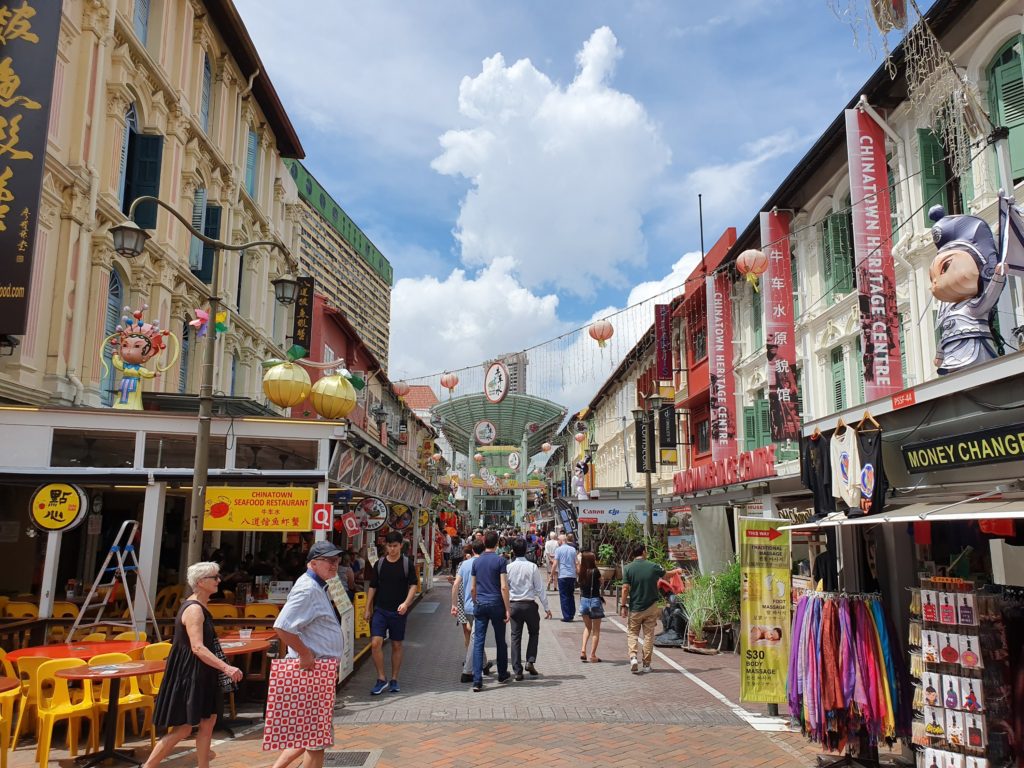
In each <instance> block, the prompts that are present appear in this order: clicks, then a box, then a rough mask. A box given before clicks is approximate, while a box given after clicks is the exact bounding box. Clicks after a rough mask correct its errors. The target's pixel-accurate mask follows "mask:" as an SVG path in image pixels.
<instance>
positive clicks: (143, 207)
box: [124, 133, 164, 229]
mask: <svg viewBox="0 0 1024 768" xmlns="http://www.w3.org/2000/svg"><path fill="white" fill-rule="evenodd" d="M163 151H164V137H163V136H149V135H146V134H143V133H133V134H132V135H131V137H130V140H129V142H128V158H127V164H128V172H127V178H126V179H125V191H124V200H125V209H126V210H127V209H130V208H131V204H132V201H134V200H135V198H137V197H142V196H143V195H150V196H152V197H158V196H159V195H160V161H161V159H162V157H163ZM135 223H136V224H138V225H139V226H140V227H142V228H143V229H155V228H156V203H149V202H146V203H141V204H140V205H139V207H138V208H136V209H135Z"/></svg>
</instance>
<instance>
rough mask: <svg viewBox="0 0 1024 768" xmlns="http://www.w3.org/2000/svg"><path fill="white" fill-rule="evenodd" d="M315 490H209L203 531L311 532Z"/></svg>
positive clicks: (207, 491)
mask: <svg viewBox="0 0 1024 768" xmlns="http://www.w3.org/2000/svg"><path fill="white" fill-rule="evenodd" d="M312 514H313V489H312V488H230V487H226V486H225V487H216V486H214V487H210V488H207V489H206V509H205V512H204V515H203V528H204V530H207V531H294V532H299V533H302V532H305V531H309V530H311V527H312V524H313V521H312Z"/></svg>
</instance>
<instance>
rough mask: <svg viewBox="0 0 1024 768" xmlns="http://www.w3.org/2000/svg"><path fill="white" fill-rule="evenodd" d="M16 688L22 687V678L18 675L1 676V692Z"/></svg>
mask: <svg viewBox="0 0 1024 768" xmlns="http://www.w3.org/2000/svg"><path fill="white" fill-rule="evenodd" d="M15 688H21V680H19V679H18V678H16V677H0V693H7V692H8V691H13V690H14V689H15Z"/></svg>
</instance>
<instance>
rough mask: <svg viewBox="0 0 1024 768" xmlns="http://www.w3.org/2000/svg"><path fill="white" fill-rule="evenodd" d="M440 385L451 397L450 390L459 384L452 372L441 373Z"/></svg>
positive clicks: (457, 378)
mask: <svg viewBox="0 0 1024 768" xmlns="http://www.w3.org/2000/svg"><path fill="white" fill-rule="evenodd" d="M441 386H442V387H444V388H445V389H447V390H448V396H449V397H451V394H452V390H453V389H455V388H456V387H457V386H459V377H458V376H456V375H455V374H454V373H444V374H441Z"/></svg>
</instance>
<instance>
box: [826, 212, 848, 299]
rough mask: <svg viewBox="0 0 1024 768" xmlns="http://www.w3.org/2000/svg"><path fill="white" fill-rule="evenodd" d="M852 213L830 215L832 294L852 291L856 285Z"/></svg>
mask: <svg viewBox="0 0 1024 768" xmlns="http://www.w3.org/2000/svg"><path fill="white" fill-rule="evenodd" d="M851 229H852V227H851V216H850V213H849V212H848V211H847V212H840V213H833V214H832V215H830V216H829V217H828V237H829V250H830V253H831V255H832V295H833V297H835V296H836V295H837V294H841V293H850V291H852V290H853V287H854V276H853V239H852V238H851V237H850V231H851Z"/></svg>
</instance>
